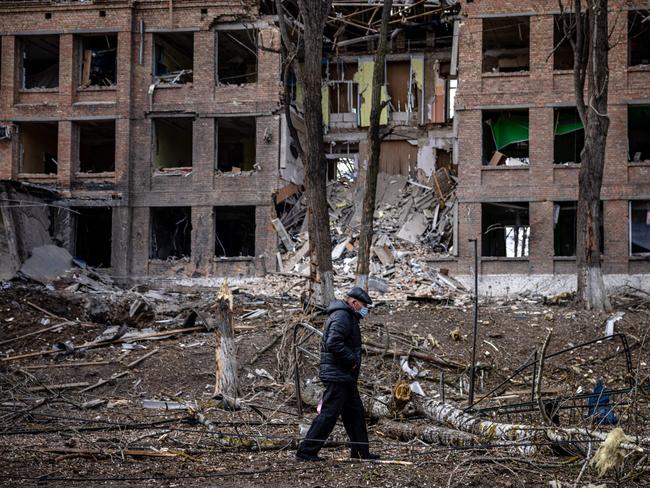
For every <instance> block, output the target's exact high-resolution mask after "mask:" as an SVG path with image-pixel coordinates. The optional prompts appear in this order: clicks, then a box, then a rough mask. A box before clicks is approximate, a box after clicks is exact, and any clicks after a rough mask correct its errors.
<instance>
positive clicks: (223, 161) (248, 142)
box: [216, 117, 257, 173]
mask: <svg viewBox="0 0 650 488" xmlns="http://www.w3.org/2000/svg"><path fill="white" fill-rule="evenodd" d="M216 124H217V151H216V152H217V169H218V170H219V171H223V172H233V173H238V172H240V171H252V170H253V169H254V168H255V152H256V151H255V144H256V139H257V138H256V126H255V118H254V117H224V118H218V119H216Z"/></svg>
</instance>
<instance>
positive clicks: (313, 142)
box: [298, 0, 334, 304]
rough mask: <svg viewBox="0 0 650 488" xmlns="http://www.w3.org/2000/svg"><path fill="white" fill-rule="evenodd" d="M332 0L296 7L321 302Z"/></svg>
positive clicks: (328, 264) (325, 294) (330, 282)
mask: <svg viewBox="0 0 650 488" xmlns="http://www.w3.org/2000/svg"><path fill="white" fill-rule="evenodd" d="M330 5H331V0H325V1H318V2H309V1H307V0H299V1H298V7H299V9H300V13H301V15H302V21H303V23H304V33H303V44H304V53H305V58H304V65H303V70H302V81H303V88H304V98H303V106H304V118H305V147H304V148H303V149H304V153H305V161H304V164H305V187H306V191H307V205H308V211H307V218H309V219H310V222H309V223H310V225H309V231H310V232H309V248H310V252H311V259H312V262H314V261H315V262H316V264H317V266H318V273H319V275H320V276H319V277H320V283H321V290H320V292H321V293H320V297H319V298H320V302H321V304H327V303H329V302H330V301H332V300H333V299H334V275H333V273H332V241H331V237H330V221H329V211H328V204H327V187H326V184H327V164H326V161H325V150H324V147H323V112H322V105H321V103H322V101H321V86H322V82H321V80H322V74H321V69H322V68H321V59H322V57H323V30H324V29H325V22H326V20H327V15H328V13H329V10H330Z"/></svg>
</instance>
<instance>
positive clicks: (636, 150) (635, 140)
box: [627, 105, 650, 163]
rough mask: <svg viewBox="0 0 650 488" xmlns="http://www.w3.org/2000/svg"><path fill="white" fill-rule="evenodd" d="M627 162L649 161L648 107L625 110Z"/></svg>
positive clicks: (649, 120) (649, 112)
mask: <svg viewBox="0 0 650 488" xmlns="http://www.w3.org/2000/svg"><path fill="white" fill-rule="evenodd" d="M627 140H628V146H629V147H628V150H629V153H628V161H632V162H635V163H638V162H640V161H648V160H650V105H633V106H628V108H627Z"/></svg>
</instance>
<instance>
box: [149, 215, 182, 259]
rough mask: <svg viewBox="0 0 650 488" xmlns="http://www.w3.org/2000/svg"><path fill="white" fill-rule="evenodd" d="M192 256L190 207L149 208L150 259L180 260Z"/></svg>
mask: <svg viewBox="0 0 650 488" xmlns="http://www.w3.org/2000/svg"><path fill="white" fill-rule="evenodd" d="M191 254H192V209H191V207H154V208H151V247H150V250H149V258H150V259H170V258H171V259H181V258H187V257H190V256H191Z"/></svg>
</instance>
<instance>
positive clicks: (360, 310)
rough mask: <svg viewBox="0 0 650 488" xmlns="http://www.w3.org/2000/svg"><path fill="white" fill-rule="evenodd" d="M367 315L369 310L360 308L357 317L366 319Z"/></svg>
mask: <svg viewBox="0 0 650 488" xmlns="http://www.w3.org/2000/svg"><path fill="white" fill-rule="evenodd" d="M369 313H370V310H368V307H361V308H360V309H359V315H361V317H362V318H364V317H367V316H368V314H369Z"/></svg>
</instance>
